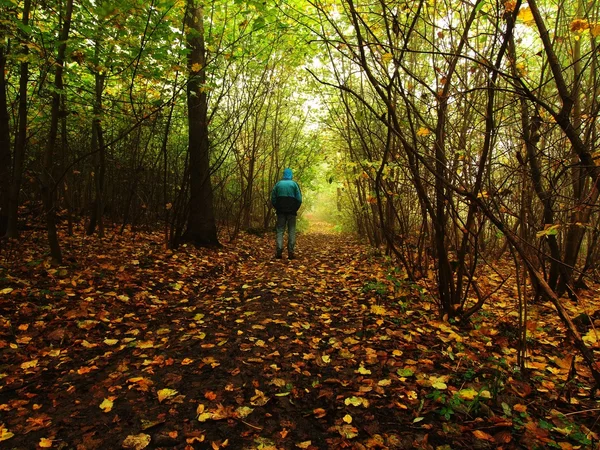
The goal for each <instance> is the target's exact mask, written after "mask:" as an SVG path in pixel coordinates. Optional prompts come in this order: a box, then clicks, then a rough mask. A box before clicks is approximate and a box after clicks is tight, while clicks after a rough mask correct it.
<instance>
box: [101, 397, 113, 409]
mask: <svg viewBox="0 0 600 450" xmlns="http://www.w3.org/2000/svg"><path fill="white" fill-rule="evenodd" d="M112 407H113V401H112V400H111V399H108V398H105V399H104V400H103V401H102V403H100V409H101V410H102V411H104V412H105V413H107V412H110V410H111V409H112Z"/></svg>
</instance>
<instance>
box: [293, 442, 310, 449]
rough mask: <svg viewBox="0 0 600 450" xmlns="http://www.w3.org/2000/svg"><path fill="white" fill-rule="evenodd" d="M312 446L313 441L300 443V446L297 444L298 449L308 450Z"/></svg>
mask: <svg viewBox="0 0 600 450" xmlns="http://www.w3.org/2000/svg"><path fill="white" fill-rule="evenodd" d="M311 445H312V441H304V442H300V443H299V444H296V447H298V448H308V447H310V446H311Z"/></svg>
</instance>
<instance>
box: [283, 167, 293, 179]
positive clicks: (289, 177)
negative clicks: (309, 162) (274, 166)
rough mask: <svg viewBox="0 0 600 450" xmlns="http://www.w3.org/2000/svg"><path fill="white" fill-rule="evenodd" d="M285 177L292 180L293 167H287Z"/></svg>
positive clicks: (284, 172)
mask: <svg viewBox="0 0 600 450" xmlns="http://www.w3.org/2000/svg"><path fill="white" fill-rule="evenodd" d="M283 179H284V180H291V179H292V169H290V168H287V169H285V170H284V171H283Z"/></svg>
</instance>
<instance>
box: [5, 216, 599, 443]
mask: <svg viewBox="0 0 600 450" xmlns="http://www.w3.org/2000/svg"><path fill="white" fill-rule="evenodd" d="M160 242H161V237H160V235H159V234H145V233H138V234H135V235H131V234H129V235H127V234H125V235H123V236H119V235H116V236H113V235H110V236H109V237H108V238H106V239H98V238H96V237H92V238H90V237H83V236H82V235H80V234H79V235H77V236H75V237H71V238H68V237H63V241H62V243H63V250H64V253H65V257H66V258H65V264H64V266H61V267H51V266H49V265H48V264H47V263H46V261H45V260H44V256H43V252H44V251H45V243H44V239H43V236H41V235H36V234H35V233H34V234H31V235H29V236H28V237H27V239H26V240H25V241H23V242H21V243H18V244H16V243H13V244H11V245H12V246H10V245H9V246H8V247H7V246H6V245H5V246H4V249H3V250H2V255H0V257H1V266H2V267H0V270H1V271H2V272H1V273H0V448H6V449H33V448H63V449H78V450H79V449H111V448H132V449H143V448H149V449H156V448H165V449H167V448H175V449H184V448H185V449H220V448H231V449H296V448H300V449H329V448H332V449H338V448H351V449H411V448H421V449H451V448H452V449H456V448H469V449H484V448H494V449H497V448H504V449H515V448H562V449H570V448H599V446H598V439H599V434H600V421H599V417H600V402H599V401H598V400H594V399H592V398H591V396H590V394H591V391H592V389H591V386H592V380H591V376H590V372H589V370H588V369H587V368H586V367H585V366H584V364H583V363H582V361H581V359H580V358H579V357H575V358H574V355H576V352H575V351H574V349H573V347H572V345H571V344H570V341H569V339H567V338H566V337H565V332H564V328H563V327H562V325H561V324H560V323H559V320H558V318H557V316H556V314H555V313H554V312H553V309H552V307H551V306H550V305H549V304H547V303H538V304H535V305H532V307H531V308H530V311H529V313H530V321H529V323H528V333H529V335H528V344H529V353H528V356H529V358H528V361H527V365H528V369H527V370H526V371H525V373H522V372H521V371H519V370H517V369H516V367H517V351H516V346H517V334H518V333H517V331H518V330H517V326H516V324H517V319H516V317H515V315H516V298H517V296H516V288H515V285H514V279H513V278H514V277H513V278H510V279H509V280H508V281H507V282H506V283H504V284H503V285H502V287H501V288H500V289H497V290H495V289H496V287H498V285H499V277H500V276H501V274H500V272H490V273H488V274H481V275H480V276H479V279H480V281H481V284H482V286H483V288H484V289H488V290H489V292H494V293H493V295H492V297H491V299H490V301H488V303H487V305H486V306H485V308H484V309H483V310H482V311H481V312H480V313H479V314H477V315H476V316H475V317H473V320H472V321H471V323H470V324H469V326H462V327H459V326H456V325H452V324H449V323H446V322H442V321H440V320H439V318H438V317H437V314H436V305H435V302H434V300H433V298H432V297H431V296H430V294H429V290H428V286H427V285H426V284H423V285H421V286H418V285H413V284H410V283H408V282H406V281H405V280H403V279H402V276H400V275H399V274H398V273H396V272H394V271H393V270H390V267H389V266H388V264H387V263H386V259H385V258H384V257H381V256H378V255H377V254H375V253H374V252H373V251H372V250H370V249H369V248H367V247H365V246H363V245H361V244H360V243H358V242H356V241H355V240H353V239H352V238H351V237H348V236H345V235H340V234H335V233H331V232H327V229H326V227H322V229H321V230H320V231H319V232H312V233H308V234H303V235H301V236H299V238H298V258H297V259H296V260H292V261H288V260H287V259H286V258H285V257H284V259H283V260H276V259H273V236H271V235H270V234H269V235H265V236H255V235H249V234H245V235H243V236H242V237H241V238H240V239H239V240H238V241H237V242H236V243H235V244H226V245H225V246H224V247H223V248H221V249H218V250H207V249H195V248H192V247H183V248H181V249H179V250H178V251H177V252H172V251H166V250H164V247H163V246H162V245H161V244H160ZM507 270H508V269H507ZM429 289H430V290H431V291H432V292H433V286H430V287H429ZM599 292H600V291H599V290H598V289H597V288H594V289H592V290H589V291H584V292H582V293H581V296H582V301H581V302H580V304H579V305H572V304H570V303H569V304H568V305H567V306H568V307H569V308H570V310H571V312H572V313H573V314H574V315H575V314H577V313H578V312H581V310H586V311H595V310H598V309H600V305H599V303H600V295H599ZM565 303H568V301H566V300H565ZM582 331H583V332H584V334H585V336H586V340H587V342H588V343H589V345H590V346H593V347H595V350H596V352H597V351H598V350H599V344H598V340H597V337H596V335H595V334H594V330H593V329H592V330H587V329H584V330H582ZM596 354H598V353H596Z"/></svg>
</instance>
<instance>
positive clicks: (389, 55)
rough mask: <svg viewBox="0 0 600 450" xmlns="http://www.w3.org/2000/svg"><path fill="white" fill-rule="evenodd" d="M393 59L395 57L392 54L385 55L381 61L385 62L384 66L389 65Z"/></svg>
mask: <svg viewBox="0 0 600 450" xmlns="http://www.w3.org/2000/svg"><path fill="white" fill-rule="evenodd" d="M393 57H394V55H392V54H391V53H385V54H383V55H381V61H383V63H384V64H388V63H389V62H390V61H391V60H392V58H393Z"/></svg>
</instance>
